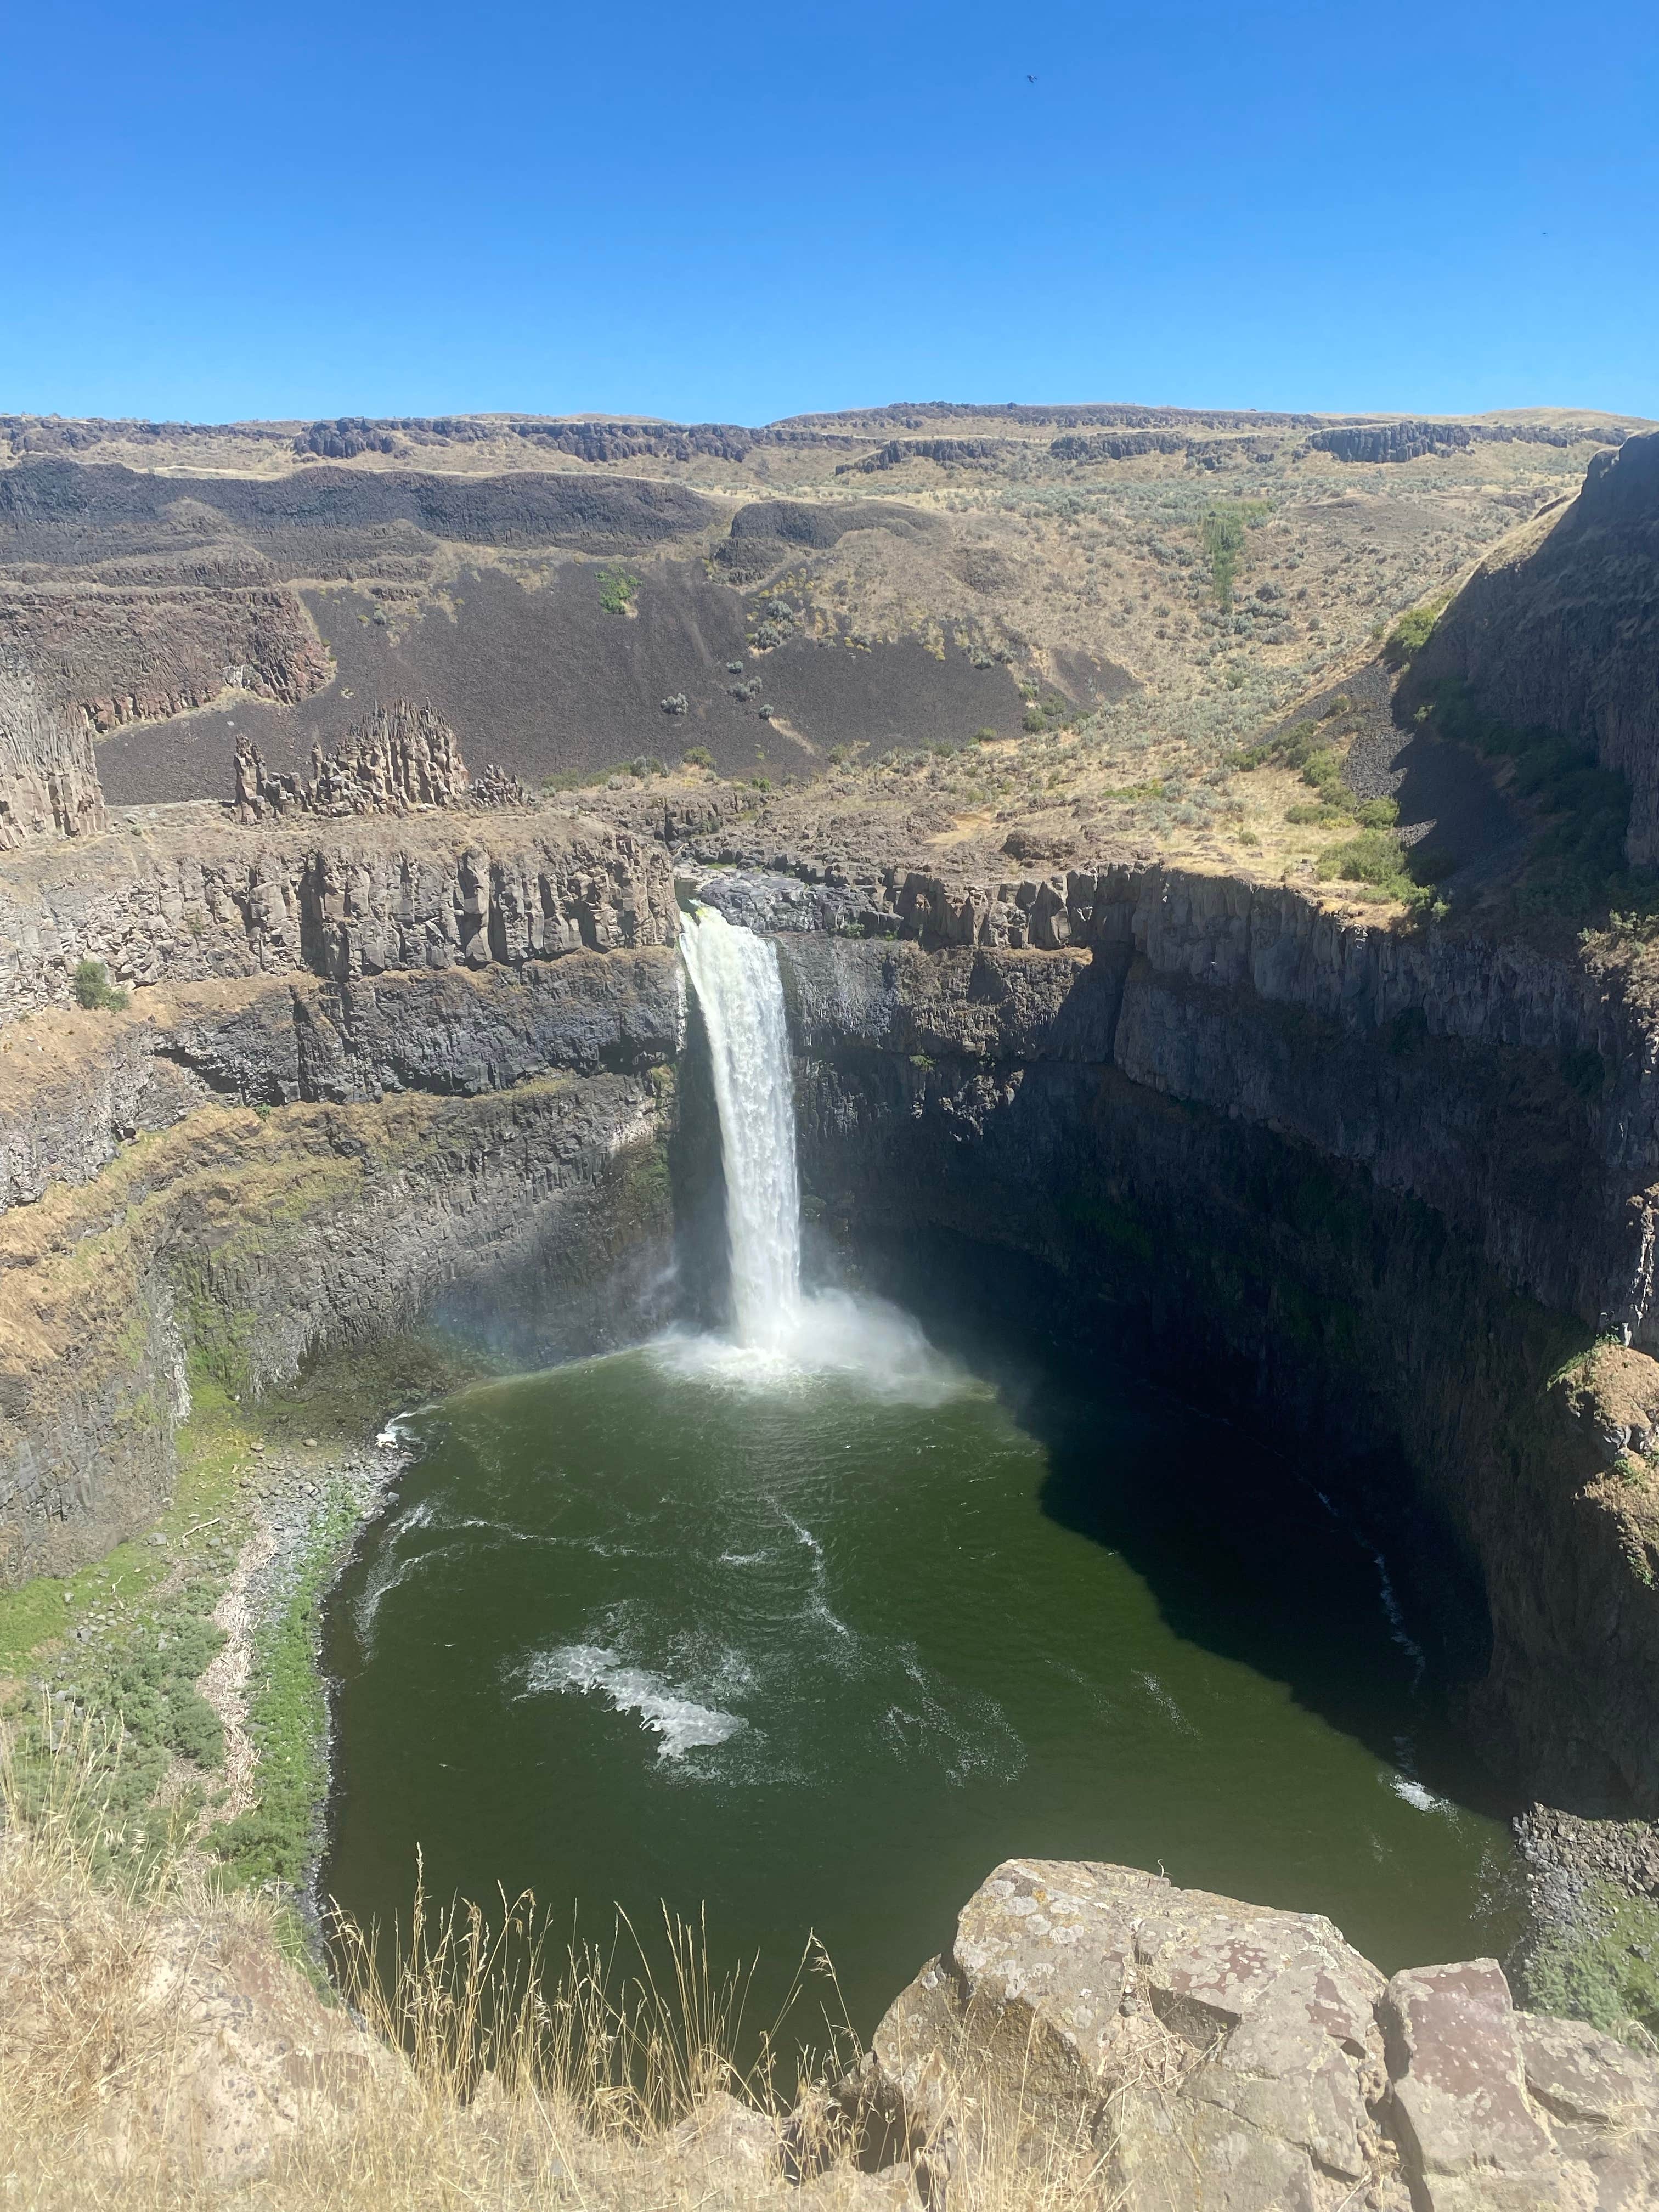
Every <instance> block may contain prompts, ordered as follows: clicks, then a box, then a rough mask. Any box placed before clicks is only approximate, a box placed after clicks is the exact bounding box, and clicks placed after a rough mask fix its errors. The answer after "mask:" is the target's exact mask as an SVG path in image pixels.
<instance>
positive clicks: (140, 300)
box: [0, 0, 1659, 422]
mask: <svg viewBox="0 0 1659 2212" xmlns="http://www.w3.org/2000/svg"><path fill="white" fill-rule="evenodd" d="M4 22H5V30H4V36H3V40H0V411H6V410H21V411H27V412H39V413H51V412H56V413H60V414H64V415H94V414H95V415H144V416H165V417H183V418H190V419H193V420H197V421H222V420H226V419H228V418H233V417H238V416H244V417H246V416H302V417H307V418H309V417H312V416H318V415H323V414H328V415H335V414H342V413H349V414H369V415H386V414H397V415H401V414H435V413H444V412H449V411H452V410H453V411H465V410H484V409H495V408H513V409H524V410H535V411H539V412H549V413H557V412H566V411H573V410H580V409H600V410H607V411H610V412H614V413H623V414H625V413H628V412H630V411H633V410H640V411H642V412H649V413H652V414H659V415H667V416H678V417H681V418H683V419H690V420H703V419H711V418H712V419H717V420H724V421H728V422H762V421H765V420H768V419H770V418H773V417H775V416H780V415H784V414H791V413H798V412H801V411H804V410H809V409H817V408H832V407H847V406H855V405H860V404H869V403H872V402H876V401H880V400H886V399H894V398H975V399H985V400H997V401H1000V400H1006V399H1019V400H1037V399H1056V398H1066V399H1142V400H1162V401H1170V402H1175V403H1177V404H1228V405H1234V406H1258V407H1264V408H1273V407H1295V408H1318V409H1348V408H1362V407H1365V408H1370V407H1376V408H1397V409H1415V408H1421V409H1426V410H1476V409H1482V408H1487V407H1492V406H1498V405H1528V404H1546V403H1549V404H1577V405H1591V406H1599V407H1607V408H1614V409H1619V410H1628V411H1632V412H1635V413H1640V414H1646V415H1651V416H1659V246H1656V240H1659V7H1656V6H1655V5H1654V4H1653V0H1646V4H1642V5H1596V4H1594V0H1592V3H1591V4H1588V5H1582V6H1577V7H1566V6H1562V5H1554V6H1540V5H1538V4H1536V0H1512V4H1510V5H1507V6H1498V5H1491V4H1485V3H1484V0H1482V4H1474V5H1472V4H1467V0H1446V4H1443V5H1438V6H1425V5H1422V4H1419V0H1409V4H1406V5H1396V6H1381V7H1379V6H1376V5H1368V6H1358V5H1352V4H1349V0H1336V4H1330V5H1326V6H1322V7H1319V6H1306V7H1297V6H1283V5H1281V6H1257V7H1237V8H1224V7H1218V6H1214V5H1211V4H1207V0H1194V4H1188V5H1175V6H1159V7H1151V6H1128V7H1126V6H1117V5H1110V4H1107V5H1100V4H1096V5H1055V4H1052V3H1051V0H1034V4H1030V5H1026V6H1009V5H996V6H988V5H983V4H975V0H961V4H957V5H949V6H947V5H943V4H931V0H930V3H929V4H919V0H842V4H839V5H836V6H833V7H828V6H820V5H813V4H808V5H805V6H802V5H797V4H793V0H783V4H780V5H774V6H767V5H764V4H760V5H750V6H744V7H741V8H738V7H732V6H730V5H727V4H724V0H721V3H720V4H701V5H700V4H697V0H691V4H689V5H688V4H685V0H681V4H679V5H677V6H673V7H666V6H662V5H659V4H657V0H635V4H633V5H631V6H628V7H617V8H612V9H606V8H603V7H594V6H587V7H584V8H580V9H576V8H571V7H568V6H563V5H549V6H542V7H532V6H528V5H520V4H514V0H483V3H482V4H477V5H474V6H472V7H471V8H442V9H440V8H437V7H434V6H432V5H430V4H429V0H408V4H404V5H399V6H397V7H392V6H390V5H386V4H383V0H337V4H334V5H330V6H323V5H320V4H318V0H294V4H290V5H288V6H284V7H282V8H264V9H260V8H253V7H248V6H246V5H238V4H236V0H216V4H214V5H211V6H206V5H197V4H194V0H145V4H143V5H142V6H141V5H137V4H129V5H125V6H111V5H100V4H86V0H68V4H65V5H62V6H56V7H46V6H40V5H36V6H27V5H24V4H21V0H13V5H12V6H11V7H10V8H9V9H8V10H7V11H6V14H5V17H4ZM1030 76H1035V77H1036V83H1035V84H1032V83H1030V82H1028V78H1029V77H1030Z"/></svg>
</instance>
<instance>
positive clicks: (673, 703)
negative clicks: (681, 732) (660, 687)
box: [659, 691, 691, 714]
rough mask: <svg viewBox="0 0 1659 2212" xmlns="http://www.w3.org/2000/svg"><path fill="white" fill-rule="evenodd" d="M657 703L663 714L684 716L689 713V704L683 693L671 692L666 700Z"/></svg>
mask: <svg viewBox="0 0 1659 2212" xmlns="http://www.w3.org/2000/svg"><path fill="white" fill-rule="evenodd" d="M659 704H660V706H661V708H662V710H663V712H664V714H689V713H690V708H691V702H690V700H689V699H688V698H687V697H686V696H685V694H684V691H671V692H670V693H669V695H668V696H667V698H665V699H664V700H662V701H660V702H659Z"/></svg>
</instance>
